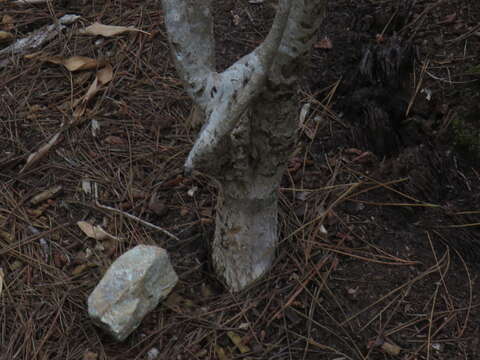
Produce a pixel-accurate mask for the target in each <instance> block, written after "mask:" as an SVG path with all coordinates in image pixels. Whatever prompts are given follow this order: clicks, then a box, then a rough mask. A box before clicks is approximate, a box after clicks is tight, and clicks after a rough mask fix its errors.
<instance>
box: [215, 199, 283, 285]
mask: <svg viewBox="0 0 480 360" xmlns="http://www.w3.org/2000/svg"><path fill="white" fill-rule="evenodd" d="M227 192H228V191H227ZM277 215H278V200H277V194H276V191H273V192H271V193H270V194H268V195H267V196H263V195H262V197H261V198H259V197H250V196H248V197H243V198H239V197H238V194H236V196H231V195H230V194H228V193H226V192H225V191H223V190H221V191H220V194H219V197H218V203H217V219H216V229H215V238H214V241H213V264H214V267H215V270H216V272H217V274H218V275H219V276H220V277H221V278H222V280H223V281H224V282H225V283H226V285H227V286H228V287H229V288H230V289H231V290H232V291H239V290H242V289H244V288H245V287H247V286H248V285H250V284H251V283H253V282H254V281H255V280H257V279H258V278H260V277H261V276H262V275H264V274H265V273H266V272H267V271H268V270H269V269H270V266H271V265H272V262H273V260H274V257H275V248H276V245H277V239H278V230H277Z"/></svg>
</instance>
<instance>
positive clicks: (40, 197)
mask: <svg viewBox="0 0 480 360" xmlns="http://www.w3.org/2000/svg"><path fill="white" fill-rule="evenodd" d="M61 190H62V185H57V186H52V187H50V188H48V189H47V190H44V191H42V192H41V193H39V194H37V195H35V196H34V197H32V198H31V199H30V202H31V203H32V204H33V205H37V204H39V203H41V202H43V201H45V200H48V199H51V198H52V197H54V196H55V195H56V194H57V193H58V192H60V191H61Z"/></svg>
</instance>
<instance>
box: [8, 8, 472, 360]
mask: <svg viewBox="0 0 480 360" xmlns="http://www.w3.org/2000/svg"><path fill="white" fill-rule="evenodd" d="M214 3H215V16H216V20H217V22H216V28H215V31H216V36H217V60H218V67H219V69H223V68H225V67H226V66H228V65H229V64H231V63H232V62H233V61H235V60H236V59H238V58H239V57H241V56H242V55H244V54H246V53H247V52H248V51H250V50H251V49H253V48H254V47H255V46H256V45H258V43H259V42H260V41H261V40H262V39H263V37H264V36H265V34H266V32H267V31H268V28H269V25H270V23H271V20H272V17H273V15H274V10H273V8H272V7H271V6H270V5H264V4H260V5H253V4H249V3H248V2H247V1H230V0H229V1H214ZM65 13H75V14H79V15H81V16H82V19H81V21H80V22H79V23H77V24H75V25H73V26H72V27H70V28H69V29H68V30H66V31H65V32H64V33H63V34H62V35H61V36H60V37H57V38H55V39H54V40H52V41H51V42H50V43H49V44H48V45H46V46H45V47H44V48H42V49H41V51H42V53H43V54H44V55H50V56H53V55H59V56H64V57H69V56H74V55H82V56H89V57H93V58H106V59H107V60H108V62H110V63H111V64H112V66H113V69H114V77H113V80H112V81H111V82H110V83H109V84H108V85H107V86H106V87H105V88H104V89H103V90H101V91H100V92H99V94H98V95H97V96H96V97H95V98H94V99H93V100H92V101H91V102H90V103H89V105H88V107H87V111H86V113H85V115H84V116H83V118H82V119H83V121H81V122H79V123H77V124H76V125H75V126H72V127H70V128H69V129H68V130H67V131H65V132H64V133H63V134H62V137H61V139H60V140H59V142H58V143H57V144H56V145H55V146H54V147H53V148H52V149H51V150H50V151H49V152H48V154H47V155H46V156H45V157H44V158H42V159H41V160H39V161H38V162H36V163H35V164H34V165H32V166H31V167H29V168H28V169H26V170H24V171H23V172H21V171H20V170H21V169H22V167H23V166H24V164H25V161H26V159H27V157H28V155H29V154H30V153H32V152H35V151H37V150H38V149H39V147H40V146H41V145H42V144H44V143H45V142H46V141H48V140H49V139H50V137H51V136H53V135H54V134H55V133H56V132H57V131H58V129H59V128H60V125H61V124H62V122H64V121H68V120H69V119H71V118H72V101H75V100H76V99H79V98H80V97H81V96H83V94H84V93H85V92H86V90H87V88H88V86H89V85H90V83H91V82H92V81H93V79H94V75H95V72H94V71H84V72H80V73H73V74H72V73H69V72H68V71H67V70H66V69H64V68H63V67H60V66H58V65H54V64H51V63H47V62H44V61H40V60H35V59H26V58H17V59H16V60H15V62H13V63H12V64H10V65H9V66H8V67H7V68H5V69H0V89H2V90H1V91H2V93H1V97H0V189H1V191H0V230H1V231H0V267H1V268H2V269H3V272H4V279H3V291H2V292H1V295H0V349H1V351H0V359H5V360H7V359H8V360H10V359H42V360H43V359H83V360H91V359H118V360H120V359H147V358H148V356H147V353H148V352H149V351H150V350H151V349H152V348H156V349H158V350H159V356H158V359H178V360H180V359H221V360H223V359H332V360H333V359H336V360H340V359H354V360H357V359H362V360H366V359H372V360H376V359H405V360H407V359H408V360H416V359H432V360H433V359H435V360H443V359H445V360H447V359H448V360H451V359H453V360H456V359H477V358H478V357H479V356H480V340H479V339H480V320H479V319H480V317H479V316H480V310H479V305H480V293H479V286H478V282H479V275H480V268H479V265H478V264H479V263H480V209H479V204H480V167H479V165H478V164H479V162H480V120H479V116H478V114H479V113H480V109H479V101H478V99H479V92H480V86H479V81H478V80H479V75H478V73H475V72H472V69H473V68H474V67H475V66H477V65H478V61H479V60H478V59H479V58H480V57H479V51H480V27H479V25H478V24H479V23H480V2H477V1H473V0H470V1H467V0H444V1H434V0H423V1H422V0H418V1H413V0H412V1H407V0H404V1H398V2H397V1H367V0H359V1H347V0H341V1H335V2H334V1H331V2H330V5H329V9H328V16H327V19H326V21H325V23H324V25H323V26H322V28H321V30H320V32H319V35H318V43H316V45H315V48H314V50H313V52H312V61H311V66H310V67H309V69H308V70H307V71H306V72H305V77H304V80H303V82H302V86H301V95H302V99H303V103H310V104H311V110H310V112H309V114H308V116H307V118H306V120H305V122H304V123H303V124H301V128H300V132H299V143H298V147H297V149H296V151H295V152H294V154H293V155H292V159H291V161H290V163H289V167H288V171H287V172H286V174H285V179H284V182H283V184H282V188H281V189H280V194H281V196H280V198H281V204H282V208H281V214H280V215H281V216H280V222H281V226H282V235H281V243H280V247H279V251H278V257H277V261H276V263H275V266H274V268H273V269H272V271H271V272H270V273H269V275H268V276H266V277H265V278H264V279H262V280H261V281H260V282H259V283H258V284H255V285H254V286H252V288H251V289H248V290H246V291H244V292H242V293H239V294H229V293H228V292H227V291H225V290H224V289H223V288H222V286H221V285H220V284H219V283H218V282H217V280H216V279H215V277H214V276H213V273H212V269H211V266H210V262H209V246H208V244H209V241H210V239H211V237H212V234H213V226H214V223H213V222H214V204H215V187H214V185H213V184H212V183H211V182H210V181H209V180H208V179H206V178H202V177H195V178H185V177H183V175H182V164H183V161H184V159H185V157H186V155H187V154H188V151H189V149H190V147H191V145H192V142H193V140H194V139H195V135H196V131H197V130H196V128H195V126H192V124H191V123H190V122H189V114H190V111H191V110H190V108H191V103H190V101H189V100H188V98H187V96H186V95H185V94H184V92H183V91H182V88H181V83H180V82H179V81H178V79H177V77H176V75H175V71H174V68H173V66H172V63H171V61H170V59H169V54H168V46H167V42H166V36H165V32H164V28H163V25H162V22H163V15H162V11H161V10H160V8H159V6H158V5H157V4H156V2H153V1H152V2H150V1H147V2H145V1H142V2H140V1H131V2H122V1H89V0H84V1H82V2H73V1H61V2H58V3H55V4H52V5H51V6H48V7H47V6H46V5H45V4H38V5H35V6H28V7H19V6H14V5H12V4H10V3H9V2H5V1H3V2H2V1H1V0H0V20H2V19H5V17H4V16H6V15H8V16H10V17H12V19H13V28H10V26H9V25H8V24H7V21H5V20H2V24H1V26H2V28H1V29H0V30H8V31H11V32H12V33H13V34H14V35H15V37H17V38H21V37H24V36H26V35H27V34H28V33H29V32H30V31H33V30H35V29H38V28H39V27H41V26H43V25H45V24H50V23H52V21H53V19H55V18H59V17H60V16H61V15H63V14H65ZM94 21H100V22H102V23H104V24H114V25H122V26H134V27H137V28H139V29H141V30H143V31H145V32H148V33H150V35H148V34H145V33H141V32H132V33H127V34H123V35H119V36H116V37H113V38H107V39H103V40H102V39H100V38H98V37H86V36H79V35H77V34H75V31H74V30H75V29H76V28H80V27H83V25H89V24H91V23H92V22H94ZM3 46H4V43H0V49H1V48H2V47H3ZM5 46H6V44H5ZM303 103H302V104H299V109H300V108H301V106H302V105H303ZM92 120H95V121H97V122H98V123H100V125H101V128H100V131H99V133H98V134H97V135H95V136H94V135H93V133H92ZM86 179H88V180H90V181H91V182H94V183H96V184H98V193H99V199H100V202H101V203H103V204H105V205H108V206H112V207H115V208H118V209H120V210H122V211H124V212H128V213H130V214H133V215H135V216H137V217H139V218H141V219H143V220H145V221H148V222H150V223H153V224H156V225H158V226H161V227H164V228H165V229H167V230H168V231H170V232H173V233H174V234H175V235H176V236H178V237H179V238H180V239H181V241H180V242H177V241H175V240H172V239H170V238H168V237H167V236H165V235H163V234H162V233H160V232H158V231H155V230H152V229H151V228H149V227H146V226H144V225H142V224H141V223H139V222H136V221H133V220H130V219H128V218H126V217H124V216H120V215H118V214H115V213H112V212H109V211H107V210H105V209H100V208H98V207H96V206H95V203H94V201H93V200H92V198H91V197H90V196H87V195H86V194H85V193H84V192H83V191H82V180H86ZM54 185H61V186H62V191H61V192H60V193H59V194H58V195H57V196H56V197H54V198H52V199H50V200H48V201H44V202H43V203H41V204H39V205H35V206H34V205H32V204H31V203H30V199H31V197H32V196H34V195H35V194H37V193H39V192H40V191H43V190H45V189H47V188H49V187H51V186H54ZM189 190H195V191H193V192H194V194H193V196H190V195H189V194H188V191H189ZM152 198H153V199H154V200H156V201H152ZM152 204H154V205H152ZM79 220H88V221H94V222H95V224H103V226H104V227H105V229H106V230H107V231H109V232H110V233H113V234H115V235H118V236H121V237H122V238H124V239H125V240H124V241H122V242H118V241H103V242H100V243H97V242H96V241H95V240H92V239H89V238H87V237H86V236H85V235H83V233H82V232H81V231H80V230H79V228H78V227H77V225H76V222H77V221H79ZM321 224H323V226H324V228H325V229H326V233H325V231H323V229H322V227H321ZM32 227H33V228H34V229H37V231H39V232H40V233H39V234H36V233H35V232H34V231H33V230H32ZM139 243H146V244H156V245H159V246H162V247H164V248H166V249H167V250H168V251H169V253H170V255H171V258H172V262H173V264H174V267H175V270H176V271H177V273H178V274H179V277H180V281H179V284H178V285H177V287H176V288H175V290H174V292H173V293H172V295H171V296H170V297H169V298H168V300H167V301H166V302H165V303H164V304H162V305H160V306H159V307H158V308H157V309H155V311H153V312H152V313H151V314H150V315H148V316H147V318H146V319H145V320H144V322H143V323H142V325H141V326H140V327H139V329H137V331H135V333H134V334H132V335H131V336H130V337H129V338H128V339H127V340H126V341H125V342H123V343H121V344H116V343H114V342H113V341H112V340H111V339H110V338H109V337H108V336H106V335H105V334H103V333H102V332H101V331H100V330H99V329H97V328H95V327H94V326H93V325H92V324H91V322H90V321H89V319H88V317H87V312H86V299H87V297H88V294H89V293H90V292H91V290H92V289H93V287H94V286H95V285H96V283H97V282H98V280H99V279H100V278H101V276H102V274H103V273H104V271H105V270H106V269H107V268H108V266H109V264H110V263H111V262H112V261H113V260H114V259H115V258H117V257H118V256H119V255H121V254H122V253H124V252H125V251H126V250H128V249H129V248H131V247H133V246H135V245H137V244H139ZM229 332H234V333H235V334H237V335H238V336H240V337H241V339H242V341H243V343H244V344H246V345H247V346H248V347H249V350H250V351H249V352H248V353H245V354H241V352H240V351H239V349H238V348H237V347H235V346H234V344H233V343H232V341H231V340H230V338H229V336H228V334H231V333H229ZM397 351H400V352H399V353H398V354H397Z"/></svg>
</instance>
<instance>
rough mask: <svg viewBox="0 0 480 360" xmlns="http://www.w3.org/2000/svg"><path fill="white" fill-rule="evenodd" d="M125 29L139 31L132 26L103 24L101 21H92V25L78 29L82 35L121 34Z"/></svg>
mask: <svg viewBox="0 0 480 360" xmlns="http://www.w3.org/2000/svg"><path fill="white" fill-rule="evenodd" d="M127 31H141V30H138V29H136V28H134V27H133V26H128V27H127V26H114V25H104V24H101V23H98V22H96V23H93V24H92V25H90V26H88V27H86V28H85V29H83V30H81V31H80V34H82V35H95V36H96V35H100V36H105V37H112V36H115V35H120V34H123V33H124V32H127Z"/></svg>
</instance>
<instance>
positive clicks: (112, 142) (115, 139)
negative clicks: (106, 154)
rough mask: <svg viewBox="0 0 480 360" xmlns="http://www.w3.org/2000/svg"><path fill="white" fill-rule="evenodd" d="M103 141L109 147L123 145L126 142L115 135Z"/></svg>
mask: <svg viewBox="0 0 480 360" xmlns="http://www.w3.org/2000/svg"><path fill="white" fill-rule="evenodd" d="M103 141H104V142H105V143H106V144H110V145H125V144H126V143H127V140H125V139H123V138H121V137H120V136H115V135H109V136H107V137H106V138H105V139H103Z"/></svg>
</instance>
